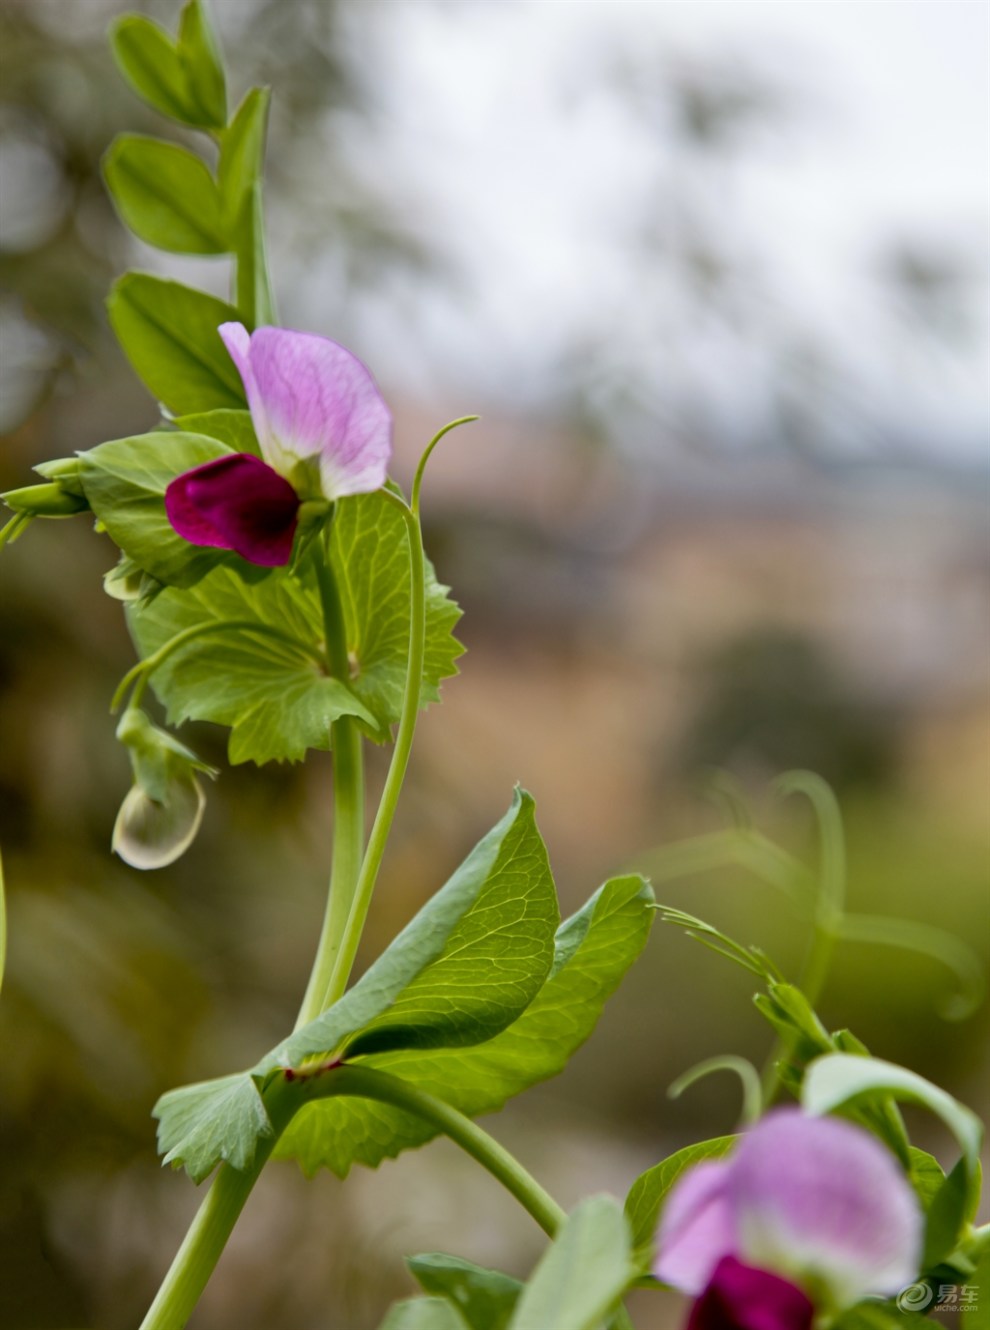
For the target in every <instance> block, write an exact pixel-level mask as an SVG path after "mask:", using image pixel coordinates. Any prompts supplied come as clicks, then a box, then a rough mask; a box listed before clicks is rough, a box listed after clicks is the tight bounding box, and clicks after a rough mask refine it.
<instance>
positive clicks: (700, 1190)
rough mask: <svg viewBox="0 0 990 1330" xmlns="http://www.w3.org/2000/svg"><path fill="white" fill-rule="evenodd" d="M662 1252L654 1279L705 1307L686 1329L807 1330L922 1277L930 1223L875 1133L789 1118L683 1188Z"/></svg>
mask: <svg viewBox="0 0 990 1330" xmlns="http://www.w3.org/2000/svg"><path fill="white" fill-rule="evenodd" d="M657 1247H658V1256H657V1260H656V1263H655V1265H654V1267H653V1273H654V1274H655V1275H656V1276H657V1278H658V1279H662V1280H663V1281H664V1282H665V1283H668V1284H672V1285H673V1286H674V1287H675V1288H679V1289H681V1290H682V1292H685V1293H690V1294H692V1295H693V1296H694V1297H695V1298H696V1301H695V1303H694V1305H693V1307H692V1310H691V1313H690V1317H689V1319H688V1323H687V1325H688V1330H810V1327H811V1325H812V1322H813V1321H814V1319H815V1318H816V1316H818V1315H819V1314H822V1313H824V1314H825V1315H827V1316H830V1315H834V1314H835V1313H837V1312H839V1311H841V1310H843V1309H844V1308H846V1307H850V1306H852V1305H853V1304H854V1303H856V1302H859V1301H860V1300H861V1299H862V1298H864V1297H866V1296H867V1295H869V1294H892V1293H895V1292H896V1291H897V1290H898V1289H900V1288H902V1287H903V1286H904V1285H905V1284H908V1283H910V1282H911V1280H913V1279H914V1278H915V1277H916V1275H917V1271H918V1265H919V1263H920V1260H921V1249H922V1216H921V1209H920V1206H919V1204H918V1200H917V1198H916V1196H915V1194H914V1192H913V1191H912V1189H911V1187H910V1186H909V1184H908V1182H907V1179H906V1178H905V1177H904V1175H903V1173H902V1172H901V1170H900V1169H899V1167H898V1165H897V1162H896V1160H895V1159H894V1156H893V1155H892V1154H891V1153H890V1152H889V1151H888V1150H887V1149H886V1147H885V1146H883V1145H882V1144H881V1143H880V1142H879V1141H878V1140H877V1139H876V1138H875V1137H873V1136H871V1135H870V1134H869V1132H867V1131H865V1130H864V1129H862V1128H860V1127H857V1126H855V1125H854V1124H853V1123H851V1122H846V1121H844V1120H842V1119H840V1118H831V1117H809V1116H807V1115H806V1114H804V1113H802V1112H801V1111H800V1109H796V1108H793V1109H792V1108H784V1109H777V1110H775V1111H774V1112H772V1113H769V1114H767V1116H766V1117H765V1118H763V1119H762V1120H761V1121H760V1122H759V1123H758V1124H757V1125H756V1126H755V1127H754V1128H753V1129H752V1130H751V1131H750V1132H748V1133H747V1135H746V1136H745V1137H744V1138H743V1140H742V1142H741V1143H740V1145H739V1146H738V1148H737V1149H736V1150H735V1151H734V1153H733V1154H732V1155H731V1157H730V1158H728V1159H720V1160H706V1161H705V1162H703V1163H701V1164H698V1165H696V1166H695V1167H694V1168H692V1169H689V1170H688V1171H687V1172H685V1173H684V1175H683V1176H682V1177H681V1178H680V1179H678V1181H677V1183H676V1184H675V1186H674V1187H673V1189H672V1190H671V1193H670V1196H669V1198H668V1200H667V1203H666V1206H665V1207H664V1211H663V1216H662V1219H661V1223H660V1231H659V1234H658V1239H657Z"/></svg>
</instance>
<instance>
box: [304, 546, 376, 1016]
mask: <svg viewBox="0 0 990 1330" xmlns="http://www.w3.org/2000/svg"><path fill="white" fill-rule="evenodd" d="M313 555H314V557H313V563H314V566H315V568H316V577H317V583H318V585H319V588H320V603H321V605H322V608H323V625H324V636H325V639H326V655H327V666H328V668H329V670H330V673H331V674H332V675H333V677H334V678H336V679H341V680H346V679H347V678H348V676H349V674H350V660H349V656H348V650H347V630H346V626H345V623H344V613H343V607H342V606H341V603H340V593H339V591H338V589H337V582H336V578H335V577H334V575H333V569H332V567H331V565H330V541H329V532H328V533H327V535H326V537H325V539H324V540H322V541H320V542H319V543H318V544H317V545H316V546H315V548H314V551H313ZM330 748H331V752H332V754H333V851H332V859H331V865H330V886H329V890H328V892H327V904H326V910H325V912H324V915H323V928H322V930H321V933H320V941H319V945H318V947H317V952H316V957H315V959H314V961H313V969H312V971H311V973H310V976H309V983H308V985H307V987H306V995H305V997H304V998H303V1003H302V1006H301V1007H300V1009H299V1016H298V1018H297V1020H296V1029H297V1030H298V1029H299V1027H300V1026H301V1025H306V1024H307V1023H308V1022H309V1021H311V1020H313V1019H315V1017H317V1016H319V1015H320V1013H321V1012H322V1011H325V1010H326V1007H327V1006H329V1003H328V1002H327V1001H326V997H327V993H328V990H329V988H330V977H331V975H332V974H333V970H334V966H335V964H336V961H337V957H338V955H339V953H340V945H341V939H342V937H343V934H344V931H345V928H346V926H347V920H348V918H349V916H350V911H351V905H352V902H353V899H354V891H355V888H356V886H357V881H358V875H359V873H360V869H361V859H362V857H363V855H364V756H363V753H362V748H361V734H360V731H359V730H358V727H357V722H356V721H355V720H354V718H353V717H352V716H341V718H340V719H339V720H336V721H334V723H333V725H332V726H331V730H330Z"/></svg>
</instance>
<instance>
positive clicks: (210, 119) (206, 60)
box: [179, 0, 227, 129]
mask: <svg viewBox="0 0 990 1330" xmlns="http://www.w3.org/2000/svg"><path fill="white" fill-rule="evenodd" d="M179 59H180V61H181V62H182V68H183V71H184V73H185V76H186V86H187V88H188V89H189V94H190V98H191V100H192V101H193V103H194V104H195V105H196V106H197V107H198V108H199V110H200V112H201V114H202V116H203V117H204V120H203V122H202V123H204V124H207V125H211V126H213V127H214V128H215V129H223V127H224V125H226V123H227V88H226V80H225V79H224V72H223V62H222V60H221V57H220V50H219V47H218V46H217V42H216V38H215V37H214V35H213V29H212V28H211V26H210V21H209V18H208V17H207V13H206V6H205V4H204V3H203V0H188V3H187V4H186V5H185V6H184V7H183V10H182V15H181V17H180V19H179Z"/></svg>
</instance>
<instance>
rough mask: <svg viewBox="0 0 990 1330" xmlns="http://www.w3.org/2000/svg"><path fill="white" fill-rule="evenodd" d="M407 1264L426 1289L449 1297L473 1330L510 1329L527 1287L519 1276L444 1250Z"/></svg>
mask: <svg viewBox="0 0 990 1330" xmlns="http://www.w3.org/2000/svg"><path fill="white" fill-rule="evenodd" d="M406 1264H407V1265H408V1266H409V1269H410V1270H411V1271H412V1273H413V1275H414V1277H415V1279H416V1281H417V1282H418V1284H419V1286H420V1288H421V1289H422V1290H423V1292H424V1293H433V1294H436V1295H437V1296H438V1297H442V1298H446V1299H447V1301H448V1302H449V1303H451V1304H452V1305H453V1306H454V1307H456V1308H457V1310H458V1312H459V1313H460V1315H461V1316H462V1317H463V1318H464V1320H465V1322H466V1323H467V1325H468V1328H469V1330H506V1327H507V1326H508V1324H509V1321H510V1320H511V1319H512V1313H513V1311H514V1310H515V1306H516V1303H517V1302H518V1301H519V1294H520V1292H521V1291H522V1287H523V1286H522V1283H521V1282H520V1281H519V1280H518V1279H513V1278H512V1277H511V1275H503V1274H502V1273H500V1271H498V1270H484V1269H482V1268H481V1266H478V1265H472V1264H471V1262H470V1261H462V1260H460V1258H459V1257H457V1256H447V1255H445V1254H444V1253H442V1252H428V1253H426V1254H424V1255H422V1256H410V1257H409V1258H408V1259H407V1260H406Z"/></svg>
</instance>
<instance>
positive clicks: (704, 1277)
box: [653, 1159, 737, 1294]
mask: <svg viewBox="0 0 990 1330" xmlns="http://www.w3.org/2000/svg"><path fill="white" fill-rule="evenodd" d="M731 1168H732V1165H731V1163H728V1162H726V1161H725V1160H721V1159H717V1160H716V1159H712V1160H706V1161H705V1162H703V1163H701V1164H697V1165H695V1167H694V1168H691V1169H688V1170H686V1171H685V1172H684V1173H683V1174H682V1175H681V1177H679V1178H678V1180H677V1182H676V1183H675V1184H674V1186H673V1188H672V1189H671V1192H670V1195H669V1196H668V1197H667V1202H666V1204H665V1206H664V1209H663V1216H662V1218H661V1221H660V1232H659V1234H658V1235H657V1251H658V1256H657V1260H656V1263H655V1264H654V1266H653V1273H654V1274H655V1275H656V1277H657V1278H658V1279H662V1280H663V1281H664V1283H667V1284H673V1286H674V1287H675V1288H679V1289H680V1290H681V1291H682V1292H683V1293H694V1294H697V1293H700V1292H701V1290H702V1289H703V1288H704V1287H705V1285H706V1284H707V1283H708V1280H709V1279H710V1278H711V1275H712V1271H713V1270H714V1269H715V1267H716V1266H717V1265H718V1263H719V1261H720V1260H721V1259H722V1258H723V1257H724V1256H728V1255H730V1254H731V1253H733V1252H734V1251H735V1250H736V1245H737V1244H736V1233H735V1226H734V1225H733V1222H732V1214H731V1211H730V1209H729V1204H728V1199H727V1189H728V1181H729V1174H730V1171H731Z"/></svg>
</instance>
